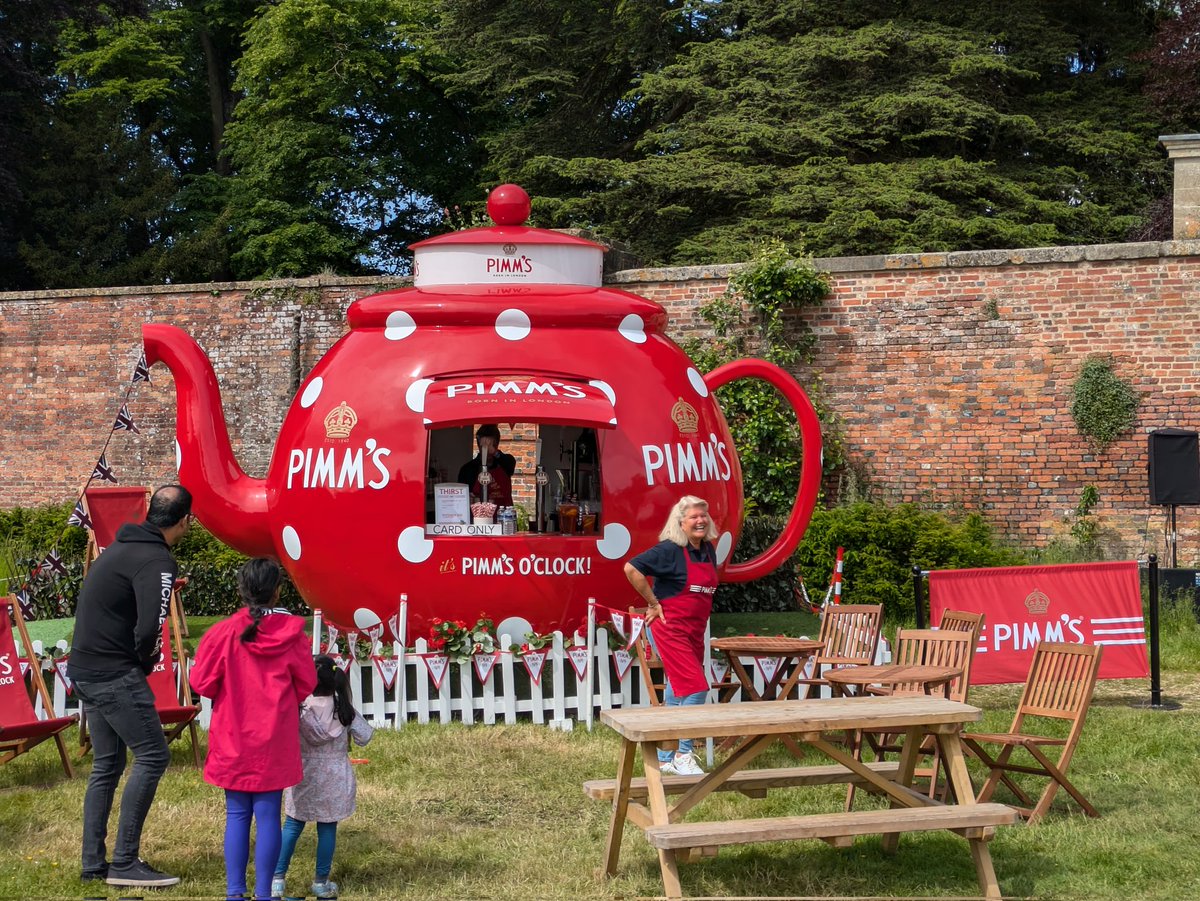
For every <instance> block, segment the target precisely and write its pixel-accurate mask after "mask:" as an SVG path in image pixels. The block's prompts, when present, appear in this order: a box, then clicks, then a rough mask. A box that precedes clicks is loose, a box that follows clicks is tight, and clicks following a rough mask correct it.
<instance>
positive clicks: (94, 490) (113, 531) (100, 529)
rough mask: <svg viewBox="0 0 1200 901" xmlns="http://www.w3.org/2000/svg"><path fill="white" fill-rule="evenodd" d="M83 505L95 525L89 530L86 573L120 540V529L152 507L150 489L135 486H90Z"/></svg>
mask: <svg viewBox="0 0 1200 901" xmlns="http://www.w3.org/2000/svg"><path fill="white" fill-rule="evenodd" d="M83 507H84V509H85V510H86V511H87V515H88V519H89V520H91V523H92V527H91V529H89V530H88V544H87V551H86V552H85V553H84V556H83V572H84V575H87V571H88V567H90V566H91V565H92V561H93V560H95V559H96V558H97V557H99V556H100V553H101V552H102V551H103V550H104V549H105V548H106V547H108V546H109V545H110V544H112V543H113V542H114V541H116V540H117V531H118V530H119V529H120V528H121V526H123V525H125V524H126V523H129V522H134V523H138V522H142V521H143V520H144V519H145V518H146V511H147V510H148V509H149V508H150V489H149V488H147V487H145V486H144V485H139V486H133V487H125V486H119V487H104V486H95V487H89V488H88V489H87V490H86V491H84V493H83Z"/></svg>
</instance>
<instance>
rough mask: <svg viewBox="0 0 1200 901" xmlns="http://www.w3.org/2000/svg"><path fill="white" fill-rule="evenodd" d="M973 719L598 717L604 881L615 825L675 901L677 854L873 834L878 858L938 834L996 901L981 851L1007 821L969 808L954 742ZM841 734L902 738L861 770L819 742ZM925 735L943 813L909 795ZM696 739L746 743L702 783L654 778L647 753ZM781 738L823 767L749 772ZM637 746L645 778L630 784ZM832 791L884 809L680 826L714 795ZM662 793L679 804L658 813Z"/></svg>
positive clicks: (857, 706)
mask: <svg viewBox="0 0 1200 901" xmlns="http://www.w3.org/2000/svg"><path fill="white" fill-rule="evenodd" d="M979 717H980V711H979V709H978V708H976V707H972V706H970V705H968V704H960V703H958V702H957V701H949V700H946V699H944V698H935V697H923V696H908V697H887V698H878V697H862V698H833V699H829V700H806V701H786V700H785V701H775V702H772V703H758V704H755V703H750V704H712V705H704V706H695V707H654V708H636V709H619V710H605V711H603V712H602V713H601V714H600V719H601V722H603V723H605V724H606V725H608V726H610V727H611V728H612V729H613V730H614V731H616V732H617V734H618V735H620V736H621V738H622V744H621V752H620V755H619V758H618V761H617V776H616V778H615V779H603V780H596V781H593V782H588V783H586V784H585V785H584V791H585V792H586V793H587V795H588V796H589V797H592V798H595V799H599V800H611V802H612V818H611V821H610V823H609V829H608V837H607V840H606V843H605V850H604V873H605V875H608V876H612V875H615V874H616V872H617V862H618V857H619V855H620V850H621V836H622V833H623V831H624V826H625V823H626V821H629V822H632V823H633V824H634V825H636V826H638V827H639V828H641V829H642V830H643V832H644V833H645V835H646V838H647V839H648V840H649V842H650V844H651V846H652V847H654V848H655V849H656V850H657V851H658V858H659V867H660V869H661V871H662V879H663V887H664V889H665V890H666V895H667V896H668V897H670V898H681V897H682V889H681V886H680V882H679V869H678V859H679V857H678V855H679V854H680V853H682V854H683V857H684V859H690V858H692V857H699V856H712V855H714V854H716V852H717V849H718V848H719V847H720V846H723V845H736V844H745V843H751V842H763V841H793V840H798V839H810V838H815V839H822V840H824V841H827V842H829V843H830V844H833V845H836V846H845V845H848V844H850V843H851V842H852V841H853V836H856V835H869V834H882V835H883V836H884V848H885V850H887V851H889V852H890V851H894V850H895V848H896V843H897V839H898V837H899V833H901V832H917V831H926V830H934V829H948V830H950V831H952V832H955V833H957V834H959V835H962V836H963V837H965V838H966V839H967V842H968V844H969V846H970V850H971V856H972V858H973V860H974V863H975V871H976V874H977V876H978V878H979V885H980V887H981V888H982V890H983V894H984V896H985V897H987V898H999V897H1000V888H999V885H998V883H997V881H996V874H995V871H994V869H993V867H992V859H991V855H990V853H989V852H988V846H987V842H988V841H989V840H990V839H991V837H992V835H993V833H994V831H995V827H996V826H999V825H1006V824H1009V823H1013V822H1016V821H1017V818H1018V815H1017V812H1016V811H1014V810H1013V809H1012V808H1011V807H1007V806H1005V805H1003V804H978V803H976V801H975V795H974V792H973V791H972V788H971V780H970V777H969V776H968V774H967V767H966V763H965V762H964V760H963V752H962V745H961V744H960V741H959V733H960V732H961V730H962V727H963V724H964V723H968V722H975V721H976V720H978V719H979ZM850 730H881V731H888V732H897V733H901V734H903V735H904V736H905V741H904V745H903V752H902V753H901V756H900V760H899V761H897V762H884V763H878V762H876V763H864V762H862V761H860V760H856V759H855V758H854V756H853V755H852V754H851V753H849V751H848V750H847V749H845V748H842V747H839V746H838V745H837V744H835V743H832V742H830V741H828V740H827V739H826V738H825V736H824V733H826V732H830V731H850ZM929 734H932V735H934V736H935V737H936V740H937V743H938V746H939V747H940V748H941V752H942V756H943V758H944V760H945V762H946V770H947V772H948V773H949V774H950V781H951V784H952V787H953V792H952V794H951V795H950V797H951V798H952V799H953V803H947V804H943V803H941V802H938V801H935V800H933V799H931V798H928V797H926V796H925V795H923V794H921V793H919V792H917V791H914V790H913V789H912V788H911V783H912V777H913V770H914V768H915V765H916V760H917V751H918V749H919V748H920V746H921V742H922V740H923V739H924V737H925V736H926V735H929ZM695 735H711V736H713V737H714V738H725V737H729V736H745V738H744V740H743V741H742V743H741V744H739V745H738V747H737V748H736V749H735V750H734V751H733V752H732V753H731V754H730V755H729V756H728V757H726V758H725V759H724V760H723V761H721V763H720V764H719V765H718V766H717V768H716V769H714V770H713V771H712V772H711V773H708V774H705V775H703V776H663V775H662V774H661V772H660V771H659V768H658V754H657V743H658V742H661V741H673V740H677V739H679V738H681V737H685V738H686V737H690V736H695ZM783 736H790V737H792V738H793V739H795V740H796V741H799V742H802V743H805V744H807V745H808V746H810V747H812V748H814V749H815V750H817V751H819V752H820V753H822V754H823V755H824V756H825V757H826V758H828V759H829V760H830V761H831V765H823V766H815V767H814V766H804V767H786V768H780V769H748V766H749V764H750V763H751V762H752V761H753V760H754V759H755V758H756V757H757V756H758V755H759V754H760V753H762V751H763V750H764V749H765V748H767V747H768V746H769V745H770V744H772V743H773V742H774V741H776V740H778V739H780V738H782V737H783ZM639 746H640V750H641V756H642V762H643V767H644V770H645V775H644V776H642V777H639V778H636V779H635V778H634V776H633V770H634V761H635V758H636V757H637V753H638V749H639ZM838 783H851V784H858V785H862V786H863V787H865V788H867V789H869V790H871V791H873V792H877V793H882V794H884V795H886V796H887V797H888V798H889V799H890V801H891V805H892V806H891V808H890V809H885V810H869V811H849V812H847V811H842V812H838V813H830V814H816V815H809V816H778V817H761V818H756V819H738V820H726V821H705V822H686V823H685V822H683V818H684V816H685V815H686V814H687V813H688V812H689V811H691V810H692V809H693V808H694V807H695V806H696V805H697V804H699V803H700V802H701V801H702V800H704V799H705V798H706V797H708V795H709V794H711V793H712V792H714V791H740V792H742V793H743V794H745V795H748V796H750V797H763V796H764V795H765V793H766V792H767V791H768V790H769V789H775V788H791V787H795V786H807V785H828V784H838ZM668 795H671V796H676V795H678V796H679V797H678V799H677V800H675V801H674V803H673V804H668V803H667V796H668Z"/></svg>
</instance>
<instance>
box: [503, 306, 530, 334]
mask: <svg viewBox="0 0 1200 901" xmlns="http://www.w3.org/2000/svg"><path fill="white" fill-rule="evenodd" d="M529 327H530V326H529V317H528V316H527V315H526V314H525V312H524V311H523V310H516V309H509V310H505V311H503V312H502V313H501V314H500V315H499V316H497V317H496V334H497V335H499V336H500V337H501V338H503V339H504V340H505V341H520V340H521V339H522V338H525V337H528V335H529Z"/></svg>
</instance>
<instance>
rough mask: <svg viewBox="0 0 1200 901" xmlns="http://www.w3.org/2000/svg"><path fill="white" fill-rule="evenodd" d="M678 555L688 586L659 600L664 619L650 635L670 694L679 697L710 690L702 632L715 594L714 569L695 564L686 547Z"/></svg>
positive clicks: (715, 579)
mask: <svg viewBox="0 0 1200 901" xmlns="http://www.w3.org/2000/svg"><path fill="white" fill-rule="evenodd" d="M679 552H680V553H681V554H683V559H684V560H685V561H686V563H687V584H686V585H684V586H683V590H682V591H681V592H680V593H679V594H677V595H675V596H674V597H670V598H663V599H662V600H661V601H659V603H660V604H662V609H663V613H664V614H665V616H666V619H660V620H658V621H656V622H655V623H654V625H653V626H651V633H652V634H653V636H654V649H655V650H656V651H658V656H659V658H660V659H661V660H662V662H663V670H664V671H665V672H666V675H667V682H669V683H670V685H671V693H672V694H674V695H675V697H677V698H682V697H685V696H686V695H691V694H696V693H697V692H700V691H708V689H709V684H708V677H707V676H705V675H704V632H705V627H706V626H707V625H708V617H709V614H711V613H712V599H713V595H714V594H715V593H716V591H717V567H716V564H714V563H697V562H695V561H694V560H693V559H692V555H691V554H689V553H688V549H687V548H686V547H682V548H680V549H679ZM711 552H712V550H711V547H710V548H709V553H710V554H711Z"/></svg>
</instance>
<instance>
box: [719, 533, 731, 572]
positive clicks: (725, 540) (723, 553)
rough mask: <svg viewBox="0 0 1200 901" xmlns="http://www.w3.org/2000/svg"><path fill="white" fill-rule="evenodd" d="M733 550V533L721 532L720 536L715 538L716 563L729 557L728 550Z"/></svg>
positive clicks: (722, 561)
mask: <svg viewBox="0 0 1200 901" xmlns="http://www.w3.org/2000/svg"><path fill="white" fill-rule="evenodd" d="M731 550H733V533H732V532H722V533H721V537H720V538H718V539H717V564H718V565H720V564H722V563H724V562H725V561H726V560H727V559H728V558H729V552H730V551H731Z"/></svg>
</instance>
